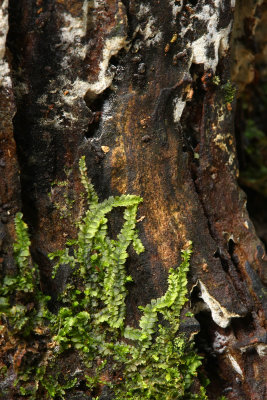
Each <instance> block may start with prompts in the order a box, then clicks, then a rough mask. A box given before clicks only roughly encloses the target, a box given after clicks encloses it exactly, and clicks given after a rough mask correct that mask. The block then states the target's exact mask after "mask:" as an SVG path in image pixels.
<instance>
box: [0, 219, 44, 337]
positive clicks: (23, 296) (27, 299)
mask: <svg viewBox="0 0 267 400" xmlns="http://www.w3.org/2000/svg"><path fill="white" fill-rule="evenodd" d="M22 217H23V215H22V213H17V215H16V217H15V229H16V236H17V239H16V241H15V243H14V259H15V262H16V266H17V274H16V275H6V276H5V277H4V280H3V282H2V285H1V287H0V316H1V317H2V318H3V317H4V318H5V319H6V321H7V325H8V326H9V329H10V331H11V332H12V333H13V334H20V335H23V336H28V335H30V334H31V333H32V331H34V329H35V328H36V327H37V326H38V325H39V324H40V323H41V322H42V321H43V319H44V318H46V317H47V315H48V313H49V312H48V310H47V308H46V303H47V300H48V299H49V297H48V296H45V295H44V294H43V293H42V292H41V291H40V290H39V289H38V283H39V275H38V270H37V268H36V266H35V265H33V263H32V261H31V257H30V250H29V247H30V244H31V242H30V239H29V235H28V228H27V225H26V224H25V222H24V221H23V219H22Z"/></svg>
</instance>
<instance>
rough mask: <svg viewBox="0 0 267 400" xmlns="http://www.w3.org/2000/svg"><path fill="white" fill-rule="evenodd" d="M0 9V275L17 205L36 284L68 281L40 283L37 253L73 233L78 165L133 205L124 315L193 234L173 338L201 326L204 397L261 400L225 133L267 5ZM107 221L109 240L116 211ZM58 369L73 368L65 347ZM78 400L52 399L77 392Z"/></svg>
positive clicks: (259, 248) (248, 281)
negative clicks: (185, 302)
mask: <svg viewBox="0 0 267 400" xmlns="http://www.w3.org/2000/svg"><path fill="white" fill-rule="evenodd" d="M0 3H1V5H0V24H1V36H0V38H1V41H0V46H1V48H0V73H1V92H0V104H1V113H2V118H1V133H0V135H1V136H0V138H1V153H0V157H1V159H0V169H1V180H0V194H1V202H0V203H1V204H0V215H1V222H0V244H1V248H0V249H1V253H0V262H1V265H2V269H3V271H4V273H5V274H8V273H12V271H14V270H15V263H14V258H13V250H12V246H13V242H14V237H15V231H14V216H15V214H16V212H17V211H18V210H22V211H23V214H24V219H25V221H26V222H27V224H28V225H29V228H30V234H31V241H32V245H31V254H32V257H33V260H34V262H35V263H36V264H37V265H38V267H39V270H40V276H41V279H40V285H41V289H42V291H43V292H44V293H46V294H49V295H50V296H51V297H52V300H55V299H56V297H57V295H58V293H59V292H60V291H61V290H62V287H63V286H64V282H65V281H66V276H65V275H66V273H65V272H64V271H63V272H62V273H61V276H60V277H57V279H56V280H53V279H52V278H51V268H52V264H51V261H50V260H49V259H48V257H47V254H48V253H49V252H52V251H55V250H57V249H60V248H63V247H64V243H65V241H66V239H69V238H73V237H75V235H76V233H77V228H76V225H75V221H76V220H77V219H78V218H79V217H80V213H81V202H82V200H81V197H80V192H81V183H80V177H79V169H78V161H79V159H80V157H81V156H83V155H85V157H86V163H87V167H88V173H89V177H90V178H91V180H92V183H93V185H94V187H95V189H96V191H97V193H98V195H99V196H100V199H101V200H103V199H105V198H107V197H108V196H110V195H120V194H126V193H130V194H135V195H138V196H141V197H142V198H143V203H142V204H141V205H140V207H139V216H138V218H139V221H140V222H139V223H138V229H139V233H140V238H141V240H142V242H143V243H144V246H145V249H146V251H145V252H144V253H142V254H141V255H140V256H136V255H134V253H133V252H131V254H130V259H129V261H128V262H127V268H128V272H129V274H130V275H132V277H133V281H134V284H132V285H131V287H130V288H129V295H128V297H127V317H126V321H127V322H128V323H130V324H131V325H134V324H135V325H136V326H137V324H138V320H139V318H140V311H139V309H138V306H139V305H142V306H145V305H146V304H147V303H148V302H150V300H151V299H152V298H156V297H159V296H162V295H163V294H164V293H165V291H166V288H167V276H168V270H169V269H170V268H172V267H175V266H177V265H179V262H180V250H181V249H182V248H183V247H184V245H185V244H186V243H187V242H188V241H189V240H191V241H192V242H193V256H192V259H191V269H190V273H189V286H188V289H189V292H190V300H191V303H190V304H191V309H192V310H193V312H194V314H195V317H196V319H192V320H190V322H191V323H192V326H193V327H192V326H191V325H190V326H189V325H188V326H185V327H184V329H185V330H187V331H190V329H191V333H196V332H199V333H198V334H197V336H195V339H196V344H197V347H198V349H199V352H200V353H201V354H202V355H203V356H204V361H203V370H204V371H205V373H206V375H207V376H208V377H209V379H210V381H211V382H210V384H209V385H208V387H207V392H208V396H209V398H210V399H214V400H215V399H218V398H219V396H225V397H226V398H227V399H244V400H245V399H247V400H249V399H254V400H263V399H264V398H266V394H267V390H266V387H265V381H266V378H265V377H266V373H267V371H266V365H267V364H266V353H267V349H266V329H265V328H266V325H265V324H266V312H267V309H266V289H264V284H266V281H267V279H266V261H267V259H266V255H265V250H264V245H263V243H262V242H261V241H260V239H259V238H258V236H257V234H256V232H255V229H254V226H253V223H252V222H251V220H250V217H249V215H248V212H247V208H246V195H245V194H244V192H243V191H242V190H241V189H240V187H239V185H238V180H237V178H238V176H239V167H238V161H237V155H236V138H235V116H236V114H237V113H238V112H239V111H238V110H239V108H238V107H237V108H236V99H235V98H236V96H235V86H236V87H237V88H238V95H239V96H241V94H242V93H243V92H244V90H245V88H246V86H247V85H249V84H250V83H251V82H253V81H254V83H255V80H254V79H255V65H260V66H261V68H262V69H261V70H259V71H263V70H264V71H265V70H266V64H267V63H266V61H267V60H266V42H265V47H264V37H263V35H261V29H262V30H264V29H266V28H264V21H266V16H267V3H266V1H263V0H258V1H253V0H250V1H247V2H242V1H241V0H239V1H237V3H236V4H235V0H199V1H183V0H177V1H176V0H161V1H145V2H141V1H133V0H106V1H101V0H94V1H87V0H84V1H81V0H72V1H69V0H46V1H45V0H36V1H32V0H20V1H18V0H9V2H8V0H1V1H0ZM243 3H245V4H243ZM253 43H254V44H255V43H256V44H257V45H258V50H257V51H256V50H255V49H253ZM256 53H257V55H256V56H255V54H256ZM264 54H265V59H264ZM255 60H256V61H257V60H258V64H257V62H256V61H255ZM252 65H254V69H253V68H252ZM231 73H232V75H231ZM260 73H261V72H258V74H260ZM231 82H233V84H232V83H231ZM236 110H237V111H236ZM237 143H239V142H237ZM112 220H113V223H112V226H111V230H113V231H114V232H116V224H118V223H119V221H120V216H119V215H117V214H116V213H115V214H114V215H113V216H112ZM264 268H265V272H264ZM64 274H65V275H64ZM51 307H52V308H53V304H52V306H51ZM192 321H193V322H192ZM197 321H198V322H197ZM4 340H6V339H5V337H4V336H3V337H2V344H3V346H4V347H3V348H4V349H5V351H4V353H3V354H2V360H1V361H0V362H1V365H5V366H6V367H7V368H8V371H9V372H8V375H7V377H6V378H5V379H3V382H4V383H3V384H0V387H1V385H2V390H3V392H4V391H5V393H8V394H5V396H6V397H3V398H5V399H7V398H8V399H13V398H14V399H17V398H20V396H19V394H18V393H17V392H16V390H15V389H12V384H13V381H14V379H15V378H16V374H17V369H18V368H17V366H18V357H21V359H22V360H23V355H22V350H21V351H20V353H19V355H18V348H14V343H13V345H12V343H7V342H6V343H5V345H4ZM31 345H32V343H31ZM12 346H13V347H12ZM29 346H30V345H29ZM23 351H24V350H23ZM42 351H43V350H42V347H41V345H40V346H39V348H38V352H39V353H42ZM7 354H9V357H8V361H7ZM23 354H24V353H23ZM64 357H65V358H64ZM61 362H62V365H64V363H65V365H66V364H68V363H74V364H75V368H79V365H80V364H79V360H78V359H77V360H76V359H73V358H71V355H70V354H69V353H68V354H66V355H63V356H62V360H61ZM7 388H8V389H7ZM77 393H78V394H77ZM77 393H76V394H75V393H74V392H71V394H69V395H68V394H66V397H65V398H66V399H78V398H79V399H83V398H84V399H87V398H88V399H89V398H90V396H89V395H88V397H86V393H87V392H86V390H83V389H81V388H79V390H78V389H77ZM79 395H80V397H79ZM8 396H9V397H8ZM68 396H69V397H68ZM75 396H77V397H75ZM82 396H84V397H82ZM102 396H104V394H103V395H102ZM0 398H1V395H0ZM100 398H101V399H102V398H103V399H104V398H108V397H100Z"/></svg>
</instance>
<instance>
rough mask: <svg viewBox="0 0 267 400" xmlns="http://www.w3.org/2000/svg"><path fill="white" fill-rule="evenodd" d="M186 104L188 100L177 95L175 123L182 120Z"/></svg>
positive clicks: (174, 108) (174, 109)
mask: <svg viewBox="0 0 267 400" xmlns="http://www.w3.org/2000/svg"><path fill="white" fill-rule="evenodd" d="M185 106H186V101H184V100H181V98H179V97H175V98H174V100H173V120H174V122H175V123H177V122H179V121H180V118H181V116H182V114H183V111H184V108H185Z"/></svg>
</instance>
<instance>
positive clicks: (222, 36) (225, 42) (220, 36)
mask: <svg viewBox="0 0 267 400" xmlns="http://www.w3.org/2000/svg"><path fill="white" fill-rule="evenodd" d="M220 7H221V1H220V0H214V2H213V5H207V4H206V5H205V6H204V7H203V8H202V10H201V11H199V12H198V13H197V14H193V15H192V18H194V19H195V18H197V19H198V20H200V21H204V22H205V23H206V26H207V32H206V33H205V34H204V35H202V36H201V37H199V38H198V39H197V40H195V41H193V42H191V43H188V45H187V47H188V48H191V50H192V59H191V62H192V63H195V64H203V65H204V68H205V70H207V69H212V70H213V72H215V70H216V67H217V65H218V61H219V56H220V55H223V54H224V53H225V52H226V51H227V50H228V48H229V35H230V32H231V28H232V22H230V23H229V25H228V26H227V27H226V28H222V29H218V22H219V14H220ZM188 29H193V24H192V22H191V24H188V25H187V27H186V28H184V29H183V31H182V35H183V36H184V35H185V33H186V32H187V30H188ZM209 48H211V49H212V51H213V53H214V54H213V56H210V55H209V51H208V50H209Z"/></svg>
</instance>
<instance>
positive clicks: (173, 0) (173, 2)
mask: <svg viewBox="0 0 267 400" xmlns="http://www.w3.org/2000/svg"><path fill="white" fill-rule="evenodd" d="M169 3H170V6H171V7H172V15H173V23H175V19H176V17H177V15H178V13H179V12H180V11H181V9H182V7H183V5H184V2H183V0H180V1H179V2H178V1H177V0H169Z"/></svg>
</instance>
